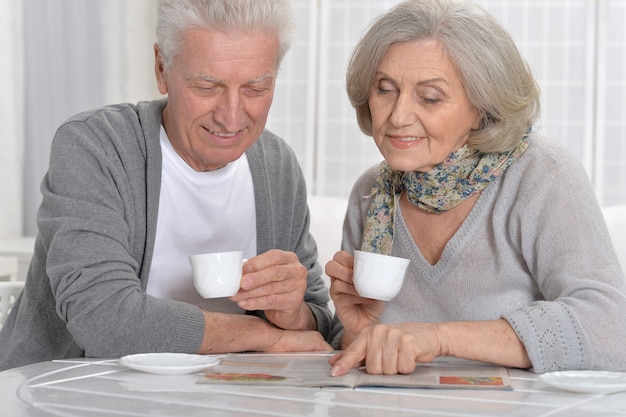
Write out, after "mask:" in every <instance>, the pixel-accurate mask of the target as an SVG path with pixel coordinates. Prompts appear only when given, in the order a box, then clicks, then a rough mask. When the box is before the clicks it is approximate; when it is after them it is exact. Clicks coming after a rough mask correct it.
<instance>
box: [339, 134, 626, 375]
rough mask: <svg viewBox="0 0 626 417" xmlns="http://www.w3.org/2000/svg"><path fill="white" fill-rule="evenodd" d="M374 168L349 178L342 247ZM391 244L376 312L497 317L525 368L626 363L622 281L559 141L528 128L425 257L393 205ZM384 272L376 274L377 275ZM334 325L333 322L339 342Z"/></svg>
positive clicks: (586, 190)
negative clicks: (394, 291)
mask: <svg viewBox="0 0 626 417" xmlns="http://www.w3.org/2000/svg"><path fill="white" fill-rule="evenodd" d="M377 174H378V167H372V168H371V169H369V170H368V171H367V172H365V173H364V174H363V175H362V176H361V177H360V178H359V180H358V181H357V183H356V185H355V187H354V189H353V191H352V194H351V197H350V202H349V208H348V214H347V219H346V222H345V225H344V242H343V247H344V249H346V250H348V251H349V252H352V250H354V249H358V248H360V246H361V239H362V235H363V222H364V218H365V214H366V212H367V208H368V207H369V202H370V199H369V198H363V196H366V195H369V194H370V190H371V187H372V184H373V182H374V180H375V178H376V176H377ZM396 218H397V220H396V224H395V227H396V232H395V236H394V243H393V247H392V254H393V255H395V256H399V257H403V258H410V259H411V263H410V265H409V268H408V270H407V274H406V277H405V282H404V286H403V287H402V290H401V291H400V294H399V295H398V296H397V297H396V298H395V299H394V300H392V301H391V302H388V303H387V304H386V305H385V310H384V312H383V315H382V317H381V321H382V322H383V323H400V322H407V321H422V322H442V321H456V320H495V319H498V318H504V319H505V320H507V321H508V322H509V324H510V325H511V326H512V327H513V329H514V330H515V332H516V333H517V335H518V336H519V338H520V339H521V341H522V343H523V344H524V346H525V347H526V351H527V352H528V355H529V357H530V360H531V362H532V365H533V370H534V371H535V372H539V373H541V372H547V371H555V370H561V369H603V370H621V371H624V370H626V349H625V348H624V343H625V342H626V320H625V319H624V318H625V316H624V314H625V312H626V281H625V279H624V273H623V272H622V271H621V270H620V266H619V263H618V260H617V257H616V255H615V251H614V249H613V247H612V245H611V241H610V238H609V234H608V231H607V227H606V225H605V223H604V219H603V217H602V212H601V210H600V208H599V206H598V203H597V200H596V197H595V195H594V192H593V189H592V187H591V183H590V181H589V179H588V177H587V174H586V173H585V171H584V169H583V168H582V166H581V165H580V163H579V162H578V161H577V160H576V159H575V157H573V156H572V155H571V154H570V153H569V152H568V151H567V150H566V149H565V148H564V147H562V146H560V145H558V144H557V143H553V142H551V141H549V140H546V139H544V138H541V137H538V136H536V135H533V136H531V138H530V146H529V148H528V150H527V151H526V152H525V153H524V154H523V155H522V156H521V157H520V158H519V159H518V160H517V161H515V162H514V163H513V164H512V165H511V167H510V168H509V169H508V170H507V171H506V174H505V175H504V176H503V177H501V178H500V179H498V180H497V181H496V182H495V183H494V184H492V185H490V186H489V187H487V188H486V189H485V190H484V191H483V192H482V193H481V195H480V197H479V199H478V201H477V202H476V204H475V205H474V207H473V209H472V211H471V212H470V214H469V215H468V217H467V218H466V219H465V221H464V222H463V224H462V225H461V227H460V228H459V230H458V231H457V232H456V233H455V235H454V236H453V237H452V238H451V239H450V241H449V242H448V244H447V245H446V247H445V249H444V251H443V254H442V256H441V259H440V260H439V262H437V263H436V264H435V265H430V264H429V263H428V262H427V261H426V260H425V259H424V257H423V256H422V255H421V253H420V251H419V249H418V248H417V246H416V245H415V243H414V241H413V239H412V238H411V235H410V233H409V231H408V228H407V226H406V224H405V223H404V218H403V217H402V212H401V210H400V211H399V213H398V215H397V217H396ZM381 279H384V277H381ZM341 330H342V328H341V325H339V324H338V323H337V325H336V326H335V328H334V330H333V333H334V334H333V336H332V339H333V344H334V345H336V346H338V343H339V339H340V337H341V334H342V332H341Z"/></svg>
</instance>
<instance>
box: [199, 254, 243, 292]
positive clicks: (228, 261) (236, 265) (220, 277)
mask: <svg viewBox="0 0 626 417" xmlns="http://www.w3.org/2000/svg"><path fill="white" fill-rule="evenodd" d="M189 262H190V263H191V270H192V273H193V285H194V286H195V287H196V291H198V294H200V295H201V296H202V297H204V298H218V297H231V296H233V295H235V294H236V293H237V291H239V287H240V282H241V274H242V270H241V268H242V266H243V263H244V262H245V260H244V259H243V252H242V251H234V252H215V253H204V254H200V255H191V256H189Z"/></svg>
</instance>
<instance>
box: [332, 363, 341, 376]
mask: <svg viewBox="0 0 626 417" xmlns="http://www.w3.org/2000/svg"><path fill="white" fill-rule="evenodd" d="M340 370H341V368H339V367H338V366H336V365H335V366H333V367H332V369H331V370H330V376H337V374H338V373H339V371H340Z"/></svg>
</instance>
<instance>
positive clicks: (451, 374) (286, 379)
mask: <svg viewBox="0 0 626 417" xmlns="http://www.w3.org/2000/svg"><path fill="white" fill-rule="evenodd" d="M331 356H332V354H321V353H295V354H293V353H287V354H263V353H260V354H249V353H248V354H245V353H244V354H228V355H226V356H225V357H224V358H223V359H222V361H221V362H220V364H219V365H216V366H214V367H211V368H209V369H208V370H207V371H206V372H205V373H204V374H203V375H202V376H201V377H200V379H199V381H198V383H201V384H211V383H218V384H259V385H290V386H304V387H330V386H335V387H349V388H356V387H364V386H378V387H414V388H469V389H510V388H511V381H510V378H509V372H508V370H507V369H506V368H505V367H499V366H492V365H487V364H483V363H480V362H471V361H464V360H459V359H456V358H438V359H436V360H435V361H433V362H431V363H421V364H418V366H417V368H416V370H415V371H414V372H413V373H412V374H409V375H369V374H368V373H367V372H365V370H364V369H353V370H352V371H350V372H349V373H348V374H347V375H344V376H341V377H331V376H330V365H329V364H328V359H329V358H330V357H331Z"/></svg>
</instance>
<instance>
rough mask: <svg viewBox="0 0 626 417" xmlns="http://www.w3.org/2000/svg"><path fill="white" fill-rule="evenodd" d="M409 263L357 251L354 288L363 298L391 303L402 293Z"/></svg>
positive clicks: (353, 277)
mask: <svg viewBox="0 0 626 417" xmlns="http://www.w3.org/2000/svg"><path fill="white" fill-rule="evenodd" d="M409 263H410V260H409V259H405V258H398V257H396V256H388V255H381V254H379V253H371V252H363V251H360V250H355V251H354V270H353V275H352V280H353V282H354V287H355V288H356V290H357V292H358V293H359V295H360V296H361V297H365V298H373V299H376V300H383V301H390V300H392V299H393V298H394V297H395V296H396V295H398V293H399V292H400V289H401V288H402V284H403V283H404V275H405V273H406V269H407V267H408V266H409Z"/></svg>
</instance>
